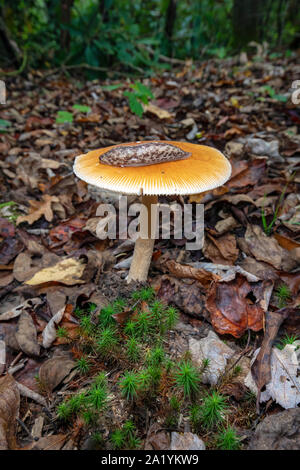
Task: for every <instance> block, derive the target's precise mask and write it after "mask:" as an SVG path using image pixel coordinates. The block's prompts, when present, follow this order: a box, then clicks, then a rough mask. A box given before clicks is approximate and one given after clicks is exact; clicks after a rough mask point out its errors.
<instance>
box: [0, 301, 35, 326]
mask: <svg viewBox="0 0 300 470" xmlns="http://www.w3.org/2000/svg"><path fill="white" fill-rule="evenodd" d="M42 303H43V301H42V300H41V299H40V298H39V297H35V298H33V299H28V300H26V301H25V302H23V303H22V304H19V305H17V306H16V307H13V306H12V308H10V309H9V310H6V311H4V312H3V313H1V309H0V321H6V320H11V319H12V318H16V317H19V316H20V315H21V313H22V312H23V310H25V309H26V308H33V307H35V306H37V305H41V304H42Z"/></svg>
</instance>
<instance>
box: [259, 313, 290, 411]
mask: <svg viewBox="0 0 300 470" xmlns="http://www.w3.org/2000/svg"><path fill="white" fill-rule="evenodd" d="M289 313H290V309H288V308H284V309H281V310H279V311H278V312H267V314H266V326H265V336H264V339H263V342H262V345H261V347H260V350H259V353H258V355H257V357H256V359H255V361H254V362H253V364H252V367H251V373H252V377H253V379H254V380H255V383H256V386H257V389H258V394H257V401H256V406H257V410H258V412H259V402H260V392H261V390H262V388H263V387H264V386H265V385H266V384H268V383H269V382H270V381H271V364H270V358H271V352H272V346H273V342H274V340H275V338H276V336H277V333H278V330H279V327H280V325H281V324H282V322H283V321H284V320H285V319H286V318H287V317H288V315H289Z"/></svg>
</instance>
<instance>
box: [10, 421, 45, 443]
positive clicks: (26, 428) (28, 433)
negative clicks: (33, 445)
mask: <svg viewBox="0 0 300 470" xmlns="http://www.w3.org/2000/svg"><path fill="white" fill-rule="evenodd" d="M16 420H17V421H18V423H19V425H20V426H21V428H23V429H24V431H25V432H26V434H27V435H28V437H30V438H31V439H32V440H34V441H38V440H39V438H38V437H33V436H32V434H31V432H30V431H29V429H28V427H27V426H26V424H25V423H24V422H23V421H22V420H21V419H20V418H16Z"/></svg>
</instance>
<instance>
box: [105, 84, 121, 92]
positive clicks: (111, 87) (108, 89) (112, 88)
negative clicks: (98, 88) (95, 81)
mask: <svg viewBox="0 0 300 470" xmlns="http://www.w3.org/2000/svg"><path fill="white" fill-rule="evenodd" d="M122 86H123V85H122V83H119V84H116V85H104V86H103V87H102V90H104V91H113V90H117V89H118V88H121V87H122Z"/></svg>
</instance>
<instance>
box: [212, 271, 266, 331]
mask: <svg viewBox="0 0 300 470" xmlns="http://www.w3.org/2000/svg"><path fill="white" fill-rule="evenodd" d="M252 290H253V289H252V287H251V285H250V284H249V282H248V281H247V280H246V279H245V278H244V277H243V276H241V275H240V274H238V275H237V277H236V279H235V280H234V281H230V282H227V283H225V282H218V283H214V284H213V285H212V287H211V289H210V291H209V293H208V296H207V300H206V307H207V309H208V311H209V312H210V315H211V322H212V325H213V327H214V329H215V330H216V331H217V332H218V333H220V334H223V335H224V334H231V335H233V336H234V337H236V338H240V337H241V336H242V335H243V334H244V333H245V331H246V330H247V329H250V330H253V331H259V330H261V329H262V327H263V317H264V310H263V309H262V307H261V306H260V305H259V304H258V303H255V304H253V303H252V302H251V300H250V299H249V298H248V297H247V296H248V295H249V294H250V292H251V291H252Z"/></svg>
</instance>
